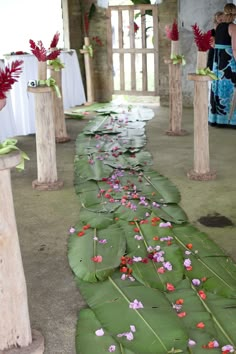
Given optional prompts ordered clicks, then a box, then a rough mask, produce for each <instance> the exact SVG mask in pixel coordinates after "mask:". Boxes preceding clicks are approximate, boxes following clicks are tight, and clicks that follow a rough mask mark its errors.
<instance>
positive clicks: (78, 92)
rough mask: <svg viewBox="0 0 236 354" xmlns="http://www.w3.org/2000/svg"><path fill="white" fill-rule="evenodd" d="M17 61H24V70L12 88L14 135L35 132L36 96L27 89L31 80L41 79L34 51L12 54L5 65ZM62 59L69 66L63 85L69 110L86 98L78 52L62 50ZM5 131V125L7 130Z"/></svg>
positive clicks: (63, 71)
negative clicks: (32, 52) (31, 52)
mask: <svg viewBox="0 0 236 354" xmlns="http://www.w3.org/2000/svg"><path fill="white" fill-rule="evenodd" d="M15 60H23V64H22V67H23V72H22V73H21V74H20V77H19V79H18V82H16V83H15V84H14V85H13V86H12V89H11V91H10V97H11V101H12V110H13V115H14V121H15V125H16V131H15V130H12V134H11V135H10V136H18V135H28V134H32V133H35V105H34V95H33V94H31V93H29V92H28V91H27V86H28V82H29V81H30V80H38V60H37V58H36V57H35V56H34V55H33V54H23V55H9V56H6V58H5V65H11V63H12V62H13V61H15ZM60 60H61V62H62V63H63V64H64V65H65V67H64V68H63V69H62V82H61V84H62V94H63V107H64V110H67V109H69V108H70V107H75V106H80V105H82V104H84V103H85V102H86V98H85V91H84V86H83V82H82V77H81V72H80V66H79V61H78V57H77V53H76V51H75V50H74V49H71V50H65V51H61V53H60ZM8 103H9V102H8ZM9 104H10V103H9ZM4 130H5V127H4V126H3V132H4Z"/></svg>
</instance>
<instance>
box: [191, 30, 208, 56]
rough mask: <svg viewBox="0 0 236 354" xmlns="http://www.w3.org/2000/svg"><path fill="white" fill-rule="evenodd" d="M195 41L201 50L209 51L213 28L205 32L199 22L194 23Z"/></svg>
mask: <svg viewBox="0 0 236 354" xmlns="http://www.w3.org/2000/svg"><path fill="white" fill-rule="evenodd" d="M192 29H193V35H194V42H195V44H196V46H197V48H198V50H199V51H200V52H207V51H208V50H209V49H210V48H211V40H212V38H211V37H212V35H211V30H209V31H207V32H203V31H201V30H200V28H199V26H198V25H197V23H195V24H194V25H192Z"/></svg>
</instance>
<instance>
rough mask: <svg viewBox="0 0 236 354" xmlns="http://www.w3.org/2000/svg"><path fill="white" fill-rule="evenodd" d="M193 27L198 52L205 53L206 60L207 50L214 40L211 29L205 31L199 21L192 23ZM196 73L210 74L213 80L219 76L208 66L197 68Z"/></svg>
mask: <svg viewBox="0 0 236 354" xmlns="http://www.w3.org/2000/svg"><path fill="white" fill-rule="evenodd" d="M192 29H193V34H194V42H195V44H196V46H197V48H198V54H200V53H202V54H204V55H205V56H204V58H205V61H206V52H207V51H208V50H209V49H210V48H211V42H212V35H211V30H209V31H207V32H203V31H201V30H200V28H199V26H198V25H197V23H195V24H194V25H192ZM205 64H206V63H205ZM196 74H197V75H206V76H209V77H210V78H211V79H212V80H217V76H216V75H215V74H214V73H213V72H212V71H211V70H210V69H209V68H206V67H203V68H202V67H200V68H197V69H196Z"/></svg>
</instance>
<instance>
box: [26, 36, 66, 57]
mask: <svg viewBox="0 0 236 354" xmlns="http://www.w3.org/2000/svg"><path fill="white" fill-rule="evenodd" d="M29 43H30V48H31V52H32V53H33V54H34V55H35V56H36V58H37V59H38V61H47V60H54V59H56V58H57V57H58V55H59V54H60V52H61V51H60V49H57V50H54V51H52V52H50V53H49V52H48V51H47V50H46V49H45V47H44V46H43V42H42V41H38V42H37V44H36V43H35V42H34V41H33V40H32V39H30V40H29Z"/></svg>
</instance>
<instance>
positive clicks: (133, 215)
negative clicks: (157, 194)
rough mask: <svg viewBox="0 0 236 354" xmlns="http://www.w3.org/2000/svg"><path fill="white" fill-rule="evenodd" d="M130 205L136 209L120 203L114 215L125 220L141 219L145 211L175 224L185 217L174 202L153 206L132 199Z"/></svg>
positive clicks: (184, 219) (144, 215)
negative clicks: (157, 206)
mask: <svg viewBox="0 0 236 354" xmlns="http://www.w3.org/2000/svg"><path fill="white" fill-rule="evenodd" d="M132 205H133V206H135V207H136V209H135V208H127V207H126V206H123V205H121V206H120V207H119V208H118V209H116V211H115V213H116V217H118V218H119V219H122V220H127V221H132V220H134V219H138V220H143V219H145V218H146V217H147V216H146V215H147V213H148V214H149V215H150V214H151V213H153V214H154V215H155V216H157V217H159V218H161V219H162V221H169V222H172V223H176V224H179V223H182V222H185V221H186V218H187V216H186V214H185V213H184V211H183V209H181V208H180V207H179V206H178V205H176V204H172V205H168V206H164V207H163V206H161V207H159V208H155V207H153V206H152V205H151V204H148V205H147V206H144V205H140V204H139V201H137V200H133V201H132Z"/></svg>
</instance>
